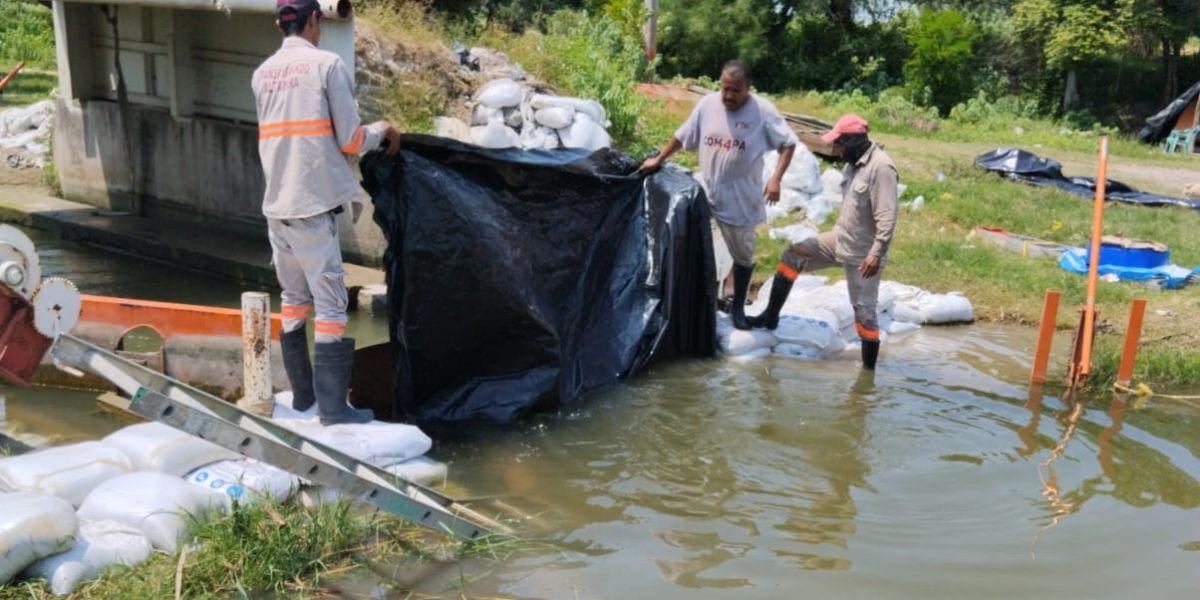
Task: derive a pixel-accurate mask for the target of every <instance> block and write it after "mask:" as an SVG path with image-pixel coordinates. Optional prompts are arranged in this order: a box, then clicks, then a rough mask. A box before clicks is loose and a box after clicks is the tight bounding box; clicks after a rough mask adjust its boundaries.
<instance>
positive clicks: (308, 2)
mask: <svg viewBox="0 0 1200 600" xmlns="http://www.w3.org/2000/svg"><path fill="white" fill-rule="evenodd" d="M313 12H316V13H320V12H321V3H320V2H318V1H317V0H275V16H277V17H278V18H279V22H280V23H286V22H288V21H294V20H296V19H297V18H303V19H307V18H308V15H310V14H312V13H313Z"/></svg>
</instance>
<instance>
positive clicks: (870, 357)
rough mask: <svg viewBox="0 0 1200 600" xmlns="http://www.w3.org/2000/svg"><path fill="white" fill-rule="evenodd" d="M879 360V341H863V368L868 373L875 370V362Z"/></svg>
mask: <svg viewBox="0 0 1200 600" xmlns="http://www.w3.org/2000/svg"><path fill="white" fill-rule="evenodd" d="M878 359H879V341H878V340H876V341H874V342H868V341H866V340H863V343H862V361H863V368H864V369H866V370H868V371H874V370H875V361H876V360H878Z"/></svg>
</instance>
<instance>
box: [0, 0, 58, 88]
mask: <svg viewBox="0 0 1200 600" xmlns="http://www.w3.org/2000/svg"><path fill="white" fill-rule="evenodd" d="M0 32H3V34H2V35H0V77H4V76H5V75H7V74H8V72H9V71H10V70H12V69H13V67H15V66H17V63H20V62H21V61H24V62H25V71H24V72H22V73H21V74H20V75H18V76H17V77H16V79H13V80H12V82H11V83H9V85H8V87H6V88H5V89H4V93H3V94H0V109H2V108H5V107H8V106H23V105H26V104H30V103H33V102H36V101H38V100H42V99H44V98H46V97H48V96H49V94H50V90H52V89H54V88H55V86H57V85H58V78H57V77H56V75H55V73H54V68H55V67H54V64H55V63H54V61H55V56H54V22H53V18H52V16H51V13H50V9H49V8H46V7H44V6H42V5H41V4H38V3H37V2H36V1H35V0H0Z"/></svg>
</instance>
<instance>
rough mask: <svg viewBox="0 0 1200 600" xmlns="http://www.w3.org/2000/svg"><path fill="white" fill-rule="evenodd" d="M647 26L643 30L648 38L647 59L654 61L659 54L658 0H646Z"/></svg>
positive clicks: (646, 38)
mask: <svg viewBox="0 0 1200 600" xmlns="http://www.w3.org/2000/svg"><path fill="white" fill-rule="evenodd" d="M646 13H647V14H646V27H645V29H644V30H643V34H644V35H645V40H646V60H648V61H650V62H654V57H655V56H658V41H657V33H656V32H657V30H658V0H646Z"/></svg>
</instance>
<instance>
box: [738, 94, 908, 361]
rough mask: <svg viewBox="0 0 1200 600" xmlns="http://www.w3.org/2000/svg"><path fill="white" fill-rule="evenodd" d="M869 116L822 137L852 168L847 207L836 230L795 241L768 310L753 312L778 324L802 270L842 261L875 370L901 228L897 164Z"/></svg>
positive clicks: (845, 182)
mask: <svg viewBox="0 0 1200 600" xmlns="http://www.w3.org/2000/svg"><path fill="white" fill-rule="evenodd" d="M868 131H869V127H868V125H867V121H866V119H863V118H862V117H860V116H858V115H845V116H843V117H842V118H840V119H838V122H837V124H835V125H834V126H833V129H832V130H831V131H830V132H828V133H826V134H825V135H824V136H822V139H824V140H825V141H826V142H829V143H831V144H833V145H834V148H835V151H837V152H839V153H840V155H841V157H842V161H843V162H845V163H846V170H845V173H844V177H843V179H842V211H841V214H840V215H839V216H838V221H837V224H836V225H834V228H833V231H827V232H825V233H822V234H820V235H818V236H817V237H815V238H809V239H807V240H804V241H803V242H800V243H798V244H793V245H792V246H791V247H790V248H788V249H787V250H786V251H785V252H784V253H783V257H782V258H781V259H780V261H779V267H778V269H777V271H776V273H775V280H774V281H773V282H772V283H771V299H770V303H769V304H768V305H767V309H766V310H765V311H764V312H763V313H762V314H760V315H758V316H755V317H751V318H750V324H751V325H752V326H754V327H761V328H766V329H772V330H773V329H775V328H776V327H778V326H779V311H780V310H782V309H783V305H784V303H785V302H787V297H788V293H790V292H791V291H792V284H793V283H794V282H795V281H796V278H797V277H799V276H800V274H801V273H805V272H809V271H817V270H820V269H826V268H829V267H836V266H841V267H844V268H845V271H846V289H847V291H848V292H849V293H850V304H851V305H853V306H854V325H855V329H856V330H857V331H858V337H859V338H860V339H861V340H862V361H863V368H865V369H868V370H873V369H874V368H875V362H876V360H877V359H878V357H879V317H878V315H877V312H876V311H877V306H878V303H879V281H880V279H881V278H882V276H881V273H882V272H883V268H884V266H886V264H887V255H888V249H889V248H890V247H891V244H892V233H893V232H894V231H895V230H896V185H897V183H899V175H898V174H897V172H896V164H895V163H893V162H892V159H891V157H889V156H888V155H887V153H886V152H884V151H883V148H881V147H880V146H879V145H878V144H875V143H873V142H872V141H871V140H870V138H869V137H868Z"/></svg>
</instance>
